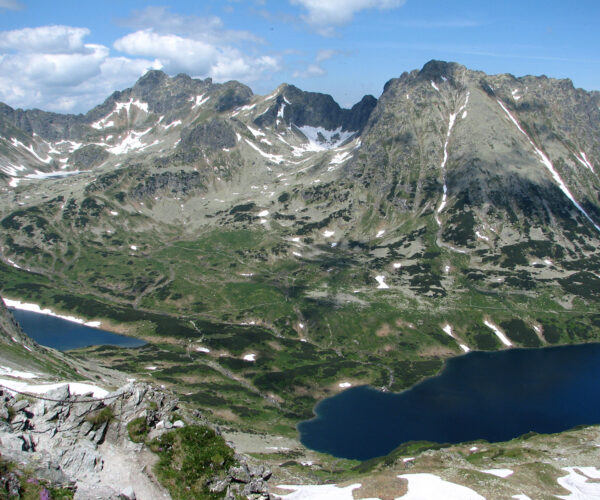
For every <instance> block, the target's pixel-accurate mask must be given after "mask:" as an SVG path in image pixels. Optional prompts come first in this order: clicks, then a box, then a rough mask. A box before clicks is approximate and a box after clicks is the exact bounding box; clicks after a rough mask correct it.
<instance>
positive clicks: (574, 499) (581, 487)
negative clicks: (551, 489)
mask: <svg viewBox="0 0 600 500" xmlns="http://www.w3.org/2000/svg"><path fill="white" fill-rule="evenodd" d="M563 470H564V471H566V472H567V473H568V475H567V476H564V477H559V478H558V480H557V481H558V484H560V485H561V486H562V487H563V488H565V489H566V490H568V491H570V492H571V494H570V495H563V496H560V495H557V497H558V498H563V499H565V500H567V499H568V500H586V499H594V498H596V499H600V483H599V482H595V483H592V482H588V480H589V479H600V470H599V469H597V468H595V467H563Z"/></svg>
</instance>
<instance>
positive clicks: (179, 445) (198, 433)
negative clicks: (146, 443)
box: [150, 425, 235, 500]
mask: <svg viewBox="0 0 600 500" xmlns="http://www.w3.org/2000/svg"><path fill="white" fill-rule="evenodd" d="M150 448H151V449H152V451H153V452H155V453H157V454H158V456H159V457H160V458H159V461H158V463H157V464H156V467H155V472H156V476H157V477H158V479H159V481H160V482H161V483H162V484H163V485H164V486H165V487H166V488H167V489H168V490H169V492H170V493H171V496H172V497H173V499H174V500H178V499H181V500H192V499H216V498H221V497H222V496H223V494H222V493H221V494H217V493H211V492H210V491H209V489H208V483H209V481H210V479H211V478H213V477H215V476H219V477H224V476H225V474H226V473H227V470H228V469H229V468H230V467H231V466H233V465H235V460H234V457H233V456H234V452H233V450H232V449H231V448H229V447H228V446H227V445H226V444H225V441H224V439H223V438H222V437H220V436H217V435H216V434H215V432H214V431H213V430H212V429H209V428H208V427H204V426H197V425H193V426H189V427H184V428H182V429H177V430H174V431H171V432H168V433H166V434H163V435H162V436H160V437H159V438H156V439H154V440H153V441H152V442H151V443H150Z"/></svg>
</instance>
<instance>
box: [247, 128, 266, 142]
mask: <svg viewBox="0 0 600 500" xmlns="http://www.w3.org/2000/svg"><path fill="white" fill-rule="evenodd" d="M246 128H247V129H248V130H249V131H250V132H252V135H253V136H254V138H255V139H258V138H259V137H265V133H264V132H263V131H262V130H256V129H255V128H252V127H251V126H250V125H246Z"/></svg>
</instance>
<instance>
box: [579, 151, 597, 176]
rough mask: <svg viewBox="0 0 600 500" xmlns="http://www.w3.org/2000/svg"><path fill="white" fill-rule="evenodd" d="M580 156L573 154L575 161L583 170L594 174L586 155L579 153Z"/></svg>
mask: <svg viewBox="0 0 600 500" xmlns="http://www.w3.org/2000/svg"><path fill="white" fill-rule="evenodd" d="M579 155H580V156H577V154H576V153H574V156H575V158H577V161H578V162H579V163H581V164H582V165H583V166H584V167H585V168H587V169H588V170H590V171H591V172H593V173H594V174H595V173H596V171H595V170H594V167H593V165H592V164H591V163H590V161H589V160H588V158H587V156H586V154H585V153H584V152H583V151H580V152H579Z"/></svg>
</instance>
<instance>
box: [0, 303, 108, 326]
mask: <svg viewBox="0 0 600 500" xmlns="http://www.w3.org/2000/svg"><path fill="white" fill-rule="evenodd" d="M2 300H3V302H4V305H5V306H6V307H8V308H9V309H11V308H12V309H18V310H20V311H29V312H34V313H37V314H45V315H46V316H52V317H54V318H60V319H64V320H65V321H70V322H72V323H77V324H79V325H84V326H89V327H90V328H100V326H101V325H102V322H101V321H86V320H85V319H82V318H77V317H76V316H64V315H62V314H58V313H56V312H54V311H53V310H52V309H49V308H45V309H42V308H41V307H40V306H39V305H38V304H34V303H33V302H21V301H20V300H15V299H9V298H6V297H2Z"/></svg>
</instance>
